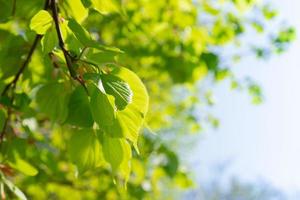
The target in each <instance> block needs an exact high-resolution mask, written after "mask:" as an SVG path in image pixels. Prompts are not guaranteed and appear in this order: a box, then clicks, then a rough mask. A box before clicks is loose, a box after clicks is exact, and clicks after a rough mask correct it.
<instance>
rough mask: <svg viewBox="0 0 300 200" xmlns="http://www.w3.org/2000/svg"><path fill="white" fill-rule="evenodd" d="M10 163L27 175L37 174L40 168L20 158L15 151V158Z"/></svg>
mask: <svg viewBox="0 0 300 200" xmlns="http://www.w3.org/2000/svg"><path fill="white" fill-rule="evenodd" d="M9 165H10V166H11V167H12V168H14V169H16V170H18V171H20V172H21V173H23V174H25V175H27V176H35V175H37V173H38V170H37V169H36V168H35V167H33V166H32V165H31V164H30V163H29V162H27V161H25V160H23V159H22V158H20V156H19V155H18V154H17V153H16V152H14V159H13V161H10V162H9Z"/></svg>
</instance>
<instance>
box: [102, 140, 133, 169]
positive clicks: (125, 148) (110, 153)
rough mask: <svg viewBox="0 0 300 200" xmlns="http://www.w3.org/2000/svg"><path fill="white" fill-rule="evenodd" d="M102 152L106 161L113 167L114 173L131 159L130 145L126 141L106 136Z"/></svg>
mask: <svg viewBox="0 0 300 200" xmlns="http://www.w3.org/2000/svg"><path fill="white" fill-rule="evenodd" d="M102 151H103V156H104V159H105V160H106V161H107V162H108V163H109V164H110V165H111V168H112V170H113V172H116V171H117V170H118V169H119V168H120V165H121V164H122V163H123V162H125V163H126V162H128V161H129V159H130V158H131V151H130V145H129V144H128V143H127V141H126V140H125V139H119V138H112V137H109V136H104V137H103V147H102ZM124 167H125V166H124ZM124 169H125V168H124Z"/></svg>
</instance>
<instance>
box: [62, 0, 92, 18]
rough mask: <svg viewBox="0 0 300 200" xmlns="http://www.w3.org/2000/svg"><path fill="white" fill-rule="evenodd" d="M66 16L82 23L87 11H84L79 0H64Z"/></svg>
mask: <svg viewBox="0 0 300 200" xmlns="http://www.w3.org/2000/svg"><path fill="white" fill-rule="evenodd" d="M64 2H65V3H66V4H67V8H68V9H67V10H68V14H69V15H71V17H73V18H74V19H75V20H76V21H78V22H79V23H82V22H83V21H84V20H85V19H86V18H87V16H88V9H86V8H85V7H84V6H83V4H82V2H81V0H66V1H64Z"/></svg>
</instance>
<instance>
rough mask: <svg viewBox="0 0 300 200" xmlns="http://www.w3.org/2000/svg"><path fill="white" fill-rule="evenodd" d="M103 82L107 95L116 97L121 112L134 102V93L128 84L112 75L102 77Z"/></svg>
mask: <svg viewBox="0 0 300 200" xmlns="http://www.w3.org/2000/svg"><path fill="white" fill-rule="evenodd" d="M101 80H102V83H103V87H104V89H105V91H106V93H107V94H110V95H112V96H114V98H115V104H116V107H117V108H118V109H119V110H124V109H125V108H126V106H127V105H128V104H130V103H131V102H132V91H131V89H130V86H129V85H128V83H126V82H125V81H123V80H122V79H120V78H119V77H117V76H114V75H110V74H108V75H107V74H103V75H101Z"/></svg>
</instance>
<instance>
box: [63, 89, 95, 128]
mask: <svg viewBox="0 0 300 200" xmlns="http://www.w3.org/2000/svg"><path fill="white" fill-rule="evenodd" d="M68 109H69V111H68V113H69V115H68V118H67V121H66V122H67V123H69V124H71V125H75V126H81V127H91V126H93V124H94V120H93V116H92V112H91V109H90V102H89V99H88V96H87V93H86V91H85V90H84V88H83V87H82V86H81V85H80V86H78V87H77V88H76V89H75V90H74V92H73V93H72V94H71V97H70V101H69V106H68Z"/></svg>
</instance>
